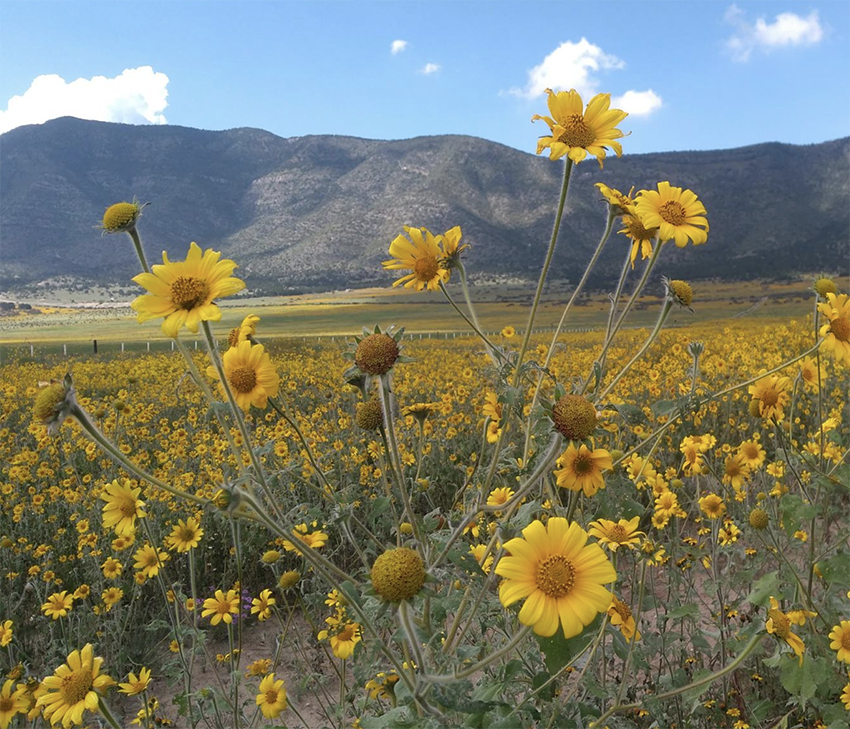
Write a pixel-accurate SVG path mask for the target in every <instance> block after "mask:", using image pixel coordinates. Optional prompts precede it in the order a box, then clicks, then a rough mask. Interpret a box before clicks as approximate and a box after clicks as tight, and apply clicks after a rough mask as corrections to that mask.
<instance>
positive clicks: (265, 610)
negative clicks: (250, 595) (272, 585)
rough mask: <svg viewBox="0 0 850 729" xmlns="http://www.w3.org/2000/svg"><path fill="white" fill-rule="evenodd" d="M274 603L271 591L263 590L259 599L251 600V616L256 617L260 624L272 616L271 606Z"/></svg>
mask: <svg viewBox="0 0 850 729" xmlns="http://www.w3.org/2000/svg"><path fill="white" fill-rule="evenodd" d="M276 602H277V600H275V599H274V598H273V597H272V591H271V590H263V591H262V592H261V593H260V596H259V597H255V598H254V599H253V600H251V615H256V616H257V617H258V618H259V619H260V622H262V621H264V620H268V618H270V617H271V615H272V605H274V604H275V603H276Z"/></svg>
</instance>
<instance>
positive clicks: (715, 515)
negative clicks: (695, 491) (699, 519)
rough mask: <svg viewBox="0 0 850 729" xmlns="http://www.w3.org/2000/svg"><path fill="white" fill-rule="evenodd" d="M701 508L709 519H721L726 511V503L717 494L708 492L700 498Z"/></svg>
mask: <svg viewBox="0 0 850 729" xmlns="http://www.w3.org/2000/svg"><path fill="white" fill-rule="evenodd" d="M699 508H700V510H701V511H702V512H703V513H704V514H705V515H706V516H707V517H708V518H709V519H719V518H720V517H721V516H723V514H725V513H726V504H725V503H724V501H723V499H722V498H721V497H720V496H718V495H717V494H706V495H705V496H703V497H702V498H701V499H700V500H699Z"/></svg>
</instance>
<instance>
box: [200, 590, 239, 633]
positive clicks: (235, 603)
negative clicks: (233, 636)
mask: <svg viewBox="0 0 850 729" xmlns="http://www.w3.org/2000/svg"><path fill="white" fill-rule="evenodd" d="M238 613H239V595H237V594H236V590H228V591H227V593H224V592H222V591H221V590H216V591H215V596H214V597H208V598H207V599H206V600H204V611H203V612H202V613H201V617H202V618H207V617H208V618H209V619H210V624H211V625H218V624H219V623H220V622H221V621H222V620H223V621H224V622H225V623H228V624H229V623H232V622H233V616H234V615H237V614H238Z"/></svg>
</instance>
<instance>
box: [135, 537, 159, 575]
mask: <svg viewBox="0 0 850 729" xmlns="http://www.w3.org/2000/svg"><path fill="white" fill-rule="evenodd" d="M133 558H134V559H135V560H136V561H135V563H134V564H133V567H135V568H136V569H137V570H138V571H139V574H141V575H144V576H145V577H146V578H148V579H150V578H152V577H156V576H157V575H158V574H159V568H160V567H162V564H163V562H165V560H167V559H168V553H167V552H163V551H161V550H159V549H157V548H156V547H153V546H151V545H150V544H145V545H144V546H143V547H139V549H137V550H136V553H135V554H134V555H133Z"/></svg>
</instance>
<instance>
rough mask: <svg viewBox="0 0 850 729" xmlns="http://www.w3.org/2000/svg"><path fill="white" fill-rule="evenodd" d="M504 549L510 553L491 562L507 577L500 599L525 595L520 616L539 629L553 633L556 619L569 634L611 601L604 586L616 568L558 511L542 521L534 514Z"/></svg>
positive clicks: (505, 601)
mask: <svg viewBox="0 0 850 729" xmlns="http://www.w3.org/2000/svg"><path fill="white" fill-rule="evenodd" d="M504 549H505V552H506V553H507V554H508V556H506V557H502V559H500V560H499V562H498V564H497V565H496V568H495V569H496V574H497V575H499V576H500V577H504V578H505V579H504V580H503V581H502V583H501V585H500V586H499V599H500V600H501V602H502V605H504V606H505V607H508V606H510V605H512V604H513V603H515V602H516V601H517V600H525V603H524V604H523V606H522V609H521V610H520V611H519V621H520V622H521V623H522V624H523V625H530V626H533V628H534V632H535V633H537V635H542V636H544V637H548V636H551V635H554V634H555V632H556V631H557V630H558V625H559V624H560V626H561V629H562V630H563V633H564V637H565V638H572V637H573V636H576V635H578V634H579V633H581V632H582V631H583V630H584V628H585V627H586V626H588V625H590V623H592V622H593V619H594V618H595V617H596V615H597V614H598V613H602V612H606V611H607V610H608V608H609V606H610V605H611V598H612V595H611V593H610V592H609V591H608V590H607V589H606V588H605V587H604V586H605V585H607V584H609V583H611V582H614V581H615V580H616V579H617V573H616V571H615V570H614V567H613V565H612V564H611V563H610V562H609V561H608V558H607V557H606V556H605V553H604V552H603V551H602V548H601V547H600V546H599V545H598V544H587V533H586V532H585V531H584V530H583V529H582V528H581V527H580V526H579V525H578V524H577V523H576V522H572V523H569V522H567V520H566V519H564V518H563V517H557V516H553V517H550V518H549V520H548V521H547V523H546V524H543V522H541V521H539V520H535V521H533V522H532V523H531V524H529V525H528V526H527V527H526V528H525V529H523V530H522V537H517V538H515V539H511V540H510V541H508V542H506V543H505V545H504Z"/></svg>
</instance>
